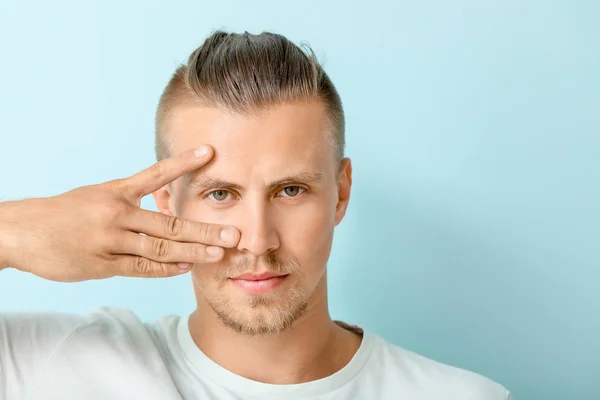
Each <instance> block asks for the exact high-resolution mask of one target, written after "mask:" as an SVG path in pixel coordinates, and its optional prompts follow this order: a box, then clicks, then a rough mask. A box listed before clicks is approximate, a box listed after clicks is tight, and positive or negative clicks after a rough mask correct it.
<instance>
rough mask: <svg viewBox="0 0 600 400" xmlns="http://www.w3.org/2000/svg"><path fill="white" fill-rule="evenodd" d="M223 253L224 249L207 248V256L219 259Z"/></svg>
mask: <svg viewBox="0 0 600 400" xmlns="http://www.w3.org/2000/svg"><path fill="white" fill-rule="evenodd" d="M222 251H223V249H222V248H220V247H215V246H208V247H207V248H206V254H208V255H209V256H211V257H215V258H217V257H219V256H220V255H221V252H222Z"/></svg>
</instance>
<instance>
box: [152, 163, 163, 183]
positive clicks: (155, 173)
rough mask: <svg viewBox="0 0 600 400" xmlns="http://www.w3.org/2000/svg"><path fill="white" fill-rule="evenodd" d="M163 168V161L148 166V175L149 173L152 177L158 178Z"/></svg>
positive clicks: (160, 176)
mask: <svg viewBox="0 0 600 400" xmlns="http://www.w3.org/2000/svg"><path fill="white" fill-rule="evenodd" d="M164 169H165V168H164V164H163V162H162V161H159V162H157V163H155V164H152V165H151V166H150V167H149V168H148V175H150V176H151V178H152V179H156V180H160V179H161V178H162V176H163V174H164Z"/></svg>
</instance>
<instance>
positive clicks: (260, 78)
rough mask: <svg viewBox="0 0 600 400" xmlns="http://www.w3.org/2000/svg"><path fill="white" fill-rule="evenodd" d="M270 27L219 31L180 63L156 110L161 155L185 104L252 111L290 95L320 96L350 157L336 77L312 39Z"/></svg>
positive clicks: (340, 148) (338, 144)
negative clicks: (301, 40)
mask: <svg viewBox="0 0 600 400" xmlns="http://www.w3.org/2000/svg"><path fill="white" fill-rule="evenodd" d="M303 47H304V49H303V48H302V47H299V46H297V45H296V44H294V43H292V42H291V41H290V40H288V39H287V38H286V37H284V36H282V35H278V34H274V33H270V32H263V33H261V34H259V35H252V34H249V33H248V32H245V33H243V34H237V33H226V32H223V31H217V32H215V33H213V34H212V35H210V36H209V37H208V38H207V39H206V40H205V41H204V43H203V44H202V45H201V46H200V47H199V48H198V49H196V50H195V51H194V52H193V53H192V54H191V55H190V57H189V59H188V62H187V64H184V65H181V66H179V67H178V68H177V69H176V70H175V73H174V74H173V76H172V77H171V80H170V81H169V83H168V84H167V86H166V88H165V90H164V91H163V93H162V96H161V97H160V102H159V105H158V109H157V111H156V147H155V149H156V157H157V158H158V159H159V160H161V159H163V158H167V157H169V151H168V144H167V141H166V140H165V130H166V123H167V121H168V119H169V117H170V116H171V115H172V114H173V111H174V110H175V109H176V108H177V107H180V106H188V105H190V104H194V103H196V104H204V105H209V106H218V107H225V108H228V109H230V110H233V111H235V112H238V113H243V114H248V113H250V112H252V111H253V110H259V109H263V108H266V107H269V106H272V105H277V104H281V103H283V102H286V101H294V100H300V99H309V98H315V97H316V98H319V99H321V100H322V101H323V103H324V104H325V106H326V108H327V114H328V116H329V122H330V127H329V131H330V132H329V139H330V140H331V141H332V145H333V148H334V154H335V157H336V159H337V160H342V158H343V157H344V145H345V138H344V111H343V109H342V102H341V100H340V96H339V94H338V92H337V90H336V89H335V87H334V86H333V83H332V82H331V80H330V79H329V77H328V76H327V74H326V73H325V71H324V70H323V67H322V66H321V64H319V62H318V61H317V59H316V56H315V54H314V52H313V51H312V49H311V48H310V47H309V46H308V45H303Z"/></svg>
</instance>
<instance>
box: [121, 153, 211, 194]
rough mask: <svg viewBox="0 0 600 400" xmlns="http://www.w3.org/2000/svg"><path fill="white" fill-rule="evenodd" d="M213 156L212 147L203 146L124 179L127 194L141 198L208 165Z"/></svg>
mask: <svg viewBox="0 0 600 400" xmlns="http://www.w3.org/2000/svg"><path fill="white" fill-rule="evenodd" d="M213 155H214V151H213V149H212V147H210V146H208V145H203V146H201V147H199V148H197V149H195V150H189V151H186V152H183V153H181V154H178V155H176V156H173V157H170V158H166V159H164V160H161V161H159V162H157V163H156V164H154V165H152V166H150V167H148V168H146V169H145V170H143V171H141V172H138V173H137V174H135V175H132V176H130V177H129V178H126V179H124V183H125V185H126V186H127V190H128V192H129V193H131V194H132V195H134V196H136V197H143V196H146V195H148V194H150V193H153V192H155V191H157V190H158V189H160V188H161V187H163V186H165V185H166V184H168V183H171V182H173V181H174V180H175V179H177V178H179V177H181V176H183V175H185V174H187V173H189V172H192V171H194V170H196V169H198V168H200V167H203V166H204V165H205V164H206V163H208V162H209V161H210V160H211V158H212V157H213Z"/></svg>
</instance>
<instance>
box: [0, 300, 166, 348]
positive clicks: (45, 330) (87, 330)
mask: <svg viewBox="0 0 600 400" xmlns="http://www.w3.org/2000/svg"><path fill="white" fill-rule="evenodd" d="M163 320H164V318H163ZM160 322H161V321H158V322H157V323H156V324H144V323H143V322H142V321H141V320H140V319H139V318H138V316H137V315H136V314H135V313H134V312H133V311H131V310H128V309H124V308H116V307H99V308H96V309H94V310H91V311H90V312H88V313H86V314H69V313H61V312H25V313H2V314H0V337H2V338H3V339H5V340H7V341H9V342H10V343H11V347H12V348H13V349H14V350H18V349H23V350H24V349H37V351H38V352H41V353H44V352H48V351H52V350H53V349H54V350H55V349H56V348H57V347H58V346H64V345H66V344H68V343H71V342H73V341H75V342H81V341H84V342H87V343H92V342H100V341H107V340H110V341H119V340H121V341H123V340H127V338H129V339H130V340H131V339H132V338H135V339H136V340H143V339H144V338H148V339H150V337H151V333H150V331H152V330H153V329H155V327H156V326H158V325H159V324H160ZM163 325H164V323H163ZM113 343H114V342H113Z"/></svg>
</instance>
